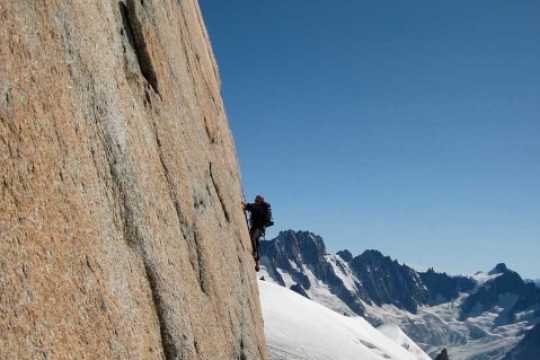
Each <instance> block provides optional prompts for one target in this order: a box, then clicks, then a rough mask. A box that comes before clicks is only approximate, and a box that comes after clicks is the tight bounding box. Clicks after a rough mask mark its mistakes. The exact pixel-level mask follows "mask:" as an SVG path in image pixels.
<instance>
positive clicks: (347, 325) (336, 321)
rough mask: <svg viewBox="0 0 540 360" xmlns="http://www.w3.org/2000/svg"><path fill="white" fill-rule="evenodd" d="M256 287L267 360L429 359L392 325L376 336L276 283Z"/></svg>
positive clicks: (359, 321) (354, 320) (357, 319)
mask: <svg viewBox="0 0 540 360" xmlns="http://www.w3.org/2000/svg"><path fill="white" fill-rule="evenodd" d="M258 285H259V292H260V299H261V307H262V312H263V318H264V328H265V336H266V343H267V346H268V350H269V353H270V358H271V359H272V360H392V359H393V360H431V358H430V357H429V356H428V355H427V354H426V353H424V352H423V351H422V350H421V349H420V347H418V346H417V345H416V344H415V343H414V342H413V341H412V340H411V339H409V338H408V337H407V336H406V335H405V334H404V333H403V332H402V331H401V330H399V328H398V327H397V326H396V325H391V324H387V325H384V326H381V330H382V331H379V330H377V329H375V328H374V327H372V326H371V325H370V324H369V323H368V322H367V321H365V320H364V319H363V318H361V317H349V316H344V315H341V314H338V313H336V312H335V311H333V310H330V309H328V308H326V307H324V306H322V305H320V304H318V303H316V302H314V301H311V300H309V299H306V298H304V297H303V296H301V295H298V294H297V293H295V292H293V291H291V290H288V289H286V288H283V287H281V286H279V285H277V284H272V283H268V282H266V281H261V280H259V281H258Z"/></svg>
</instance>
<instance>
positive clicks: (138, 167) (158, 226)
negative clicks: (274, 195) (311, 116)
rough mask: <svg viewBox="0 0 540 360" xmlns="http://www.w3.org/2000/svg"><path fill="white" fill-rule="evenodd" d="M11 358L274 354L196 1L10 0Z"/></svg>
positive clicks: (5, 117) (6, 187) (5, 305)
mask: <svg viewBox="0 0 540 360" xmlns="http://www.w3.org/2000/svg"><path fill="white" fill-rule="evenodd" d="M0 44H1V46H0V169H1V172H0V176H1V178H0V179H1V180H0V188H1V193H0V195H1V197H0V270H1V277H0V358H1V359H210V360H213V359H249V360H252V359H267V358H268V355H267V350H266V345H265V341H264V334H263V327H262V317H261V311H260V306H259V299H258V292H257V284H256V280H255V273H254V271H253V262H252V260H251V259H250V258H249V236H248V234H247V229H246V224H245V218H244V215H243V213H242V211H241V209H240V206H239V202H240V200H241V199H242V190H241V185H240V176H239V168H238V163H237V158H236V154H235V149H234V143H233V139H232V136H231V133H230V129H229V125H228V122H227V119H226V115H225V113H224V110H223V103H222V99H221V96H220V80H219V77H218V71H217V67H216V64H215V60H214V56H213V54H212V50H211V47H210V45H209V40H208V35H207V33H206V30H205V27H204V24H203V21H202V17H201V13H200V10H199V7H198V4H197V2H196V1H195V0H153V1H150V0H125V1H104V0H97V1H74V0H69V1H68V0H46V1H2V2H0Z"/></svg>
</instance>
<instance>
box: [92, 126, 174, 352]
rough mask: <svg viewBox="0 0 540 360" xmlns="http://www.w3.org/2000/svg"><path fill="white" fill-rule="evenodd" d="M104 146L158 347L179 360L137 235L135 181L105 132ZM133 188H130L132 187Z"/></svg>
mask: <svg viewBox="0 0 540 360" xmlns="http://www.w3.org/2000/svg"><path fill="white" fill-rule="evenodd" d="M102 131H103V134H104V137H105V138H104V139H103V145H104V147H105V152H106V157H107V162H108V164H109V171H110V174H111V177H112V181H113V193H114V196H115V198H116V201H117V203H118V207H119V209H120V216H121V220H122V231H123V237H124V240H125V241H126V243H127V245H128V246H129V247H131V248H132V249H134V250H135V251H136V252H137V253H138V254H140V257H141V261H142V263H143V265H144V270H145V274H146V278H147V280H148V284H149V286H150V291H151V295H152V301H153V304H154V308H155V311H156V316H157V320H158V322H159V329H160V335H161V343H162V347H163V351H164V353H165V359H167V360H173V359H178V353H179V351H178V348H177V346H176V344H175V340H174V337H173V335H172V331H171V329H170V325H169V324H168V321H167V306H166V302H165V300H164V299H163V297H162V295H161V294H162V287H161V286H160V281H159V273H158V271H157V270H156V269H155V266H153V265H152V260H151V256H150V255H149V254H148V252H147V250H146V249H145V247H144V239H143V236H142V235H141V234H140V231H139V225H138V221H139V220H138V219H137V211H136V208H135V205H136V203H137V199H136V196H137V192H136V189H134V188H130V184H135V182H136V180H135V178H134V176H133V174H130V172H129V167H127V166H126V162H127V160H126V158H125V154H122V153H120V151H119V150H118V149H117V148H116V147H115V146H114V145H112V146H111V144H114V143H115V141H114V140H113V136H112V135H111V134H110V133H109V132H108V131H107V130H105V129H103V130H102ZM135 186H136V185H132V186H131V187H135Z"/></svg>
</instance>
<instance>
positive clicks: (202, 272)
mask: <svg viewBox="0 0 540 360" xmlns="http://www.w3.org/2000/svg"><path fill="white" fill-rule="evenodd" d="M193 241H194V242H195V252H196V254H197V277H198V280H199V286H200V287H201V291H202V292H203V293H205V294H207V292H206V286H205V285H206V280H205V278H206V265H205V261H204V256H203V255H202V253H201V251H200V250H199V241H198V238H197V234H196V233H195V232H194V233H193ZM207 295H208V294H207Z"/></svg>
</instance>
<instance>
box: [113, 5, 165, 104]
mask: <svg viewBox="0 0 540 360" xmlns="http://www.w3.org/2000/svg"><path fill="white" fill-rule="evenodd" d="M120 12H121V13H122V18H123V22H124V30H125V31H126V34H127V37H128V39H129V43H130V44H131V46H132V47H133V50H134V51H135V55H136V57H137V61H138V63H139V67H140V69H141V74H142V76H143V77H144V78H145V79H146V81H148V83H149V84H150V86H151V87H152V89H153V90H154V91H155V92H156V93H157V94H159V86H158V79H157V75H156V71H155V69H154V66H153V64H152V59H151V56H150V53H149V51H148V44H147V43H146V40H145V38H144V29H143V24H142V21H141V19H139V16H140V15H139V16H137V6H136V4H135V0H127V2H126V4H123V3H120Z"/></svg>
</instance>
